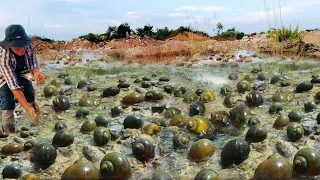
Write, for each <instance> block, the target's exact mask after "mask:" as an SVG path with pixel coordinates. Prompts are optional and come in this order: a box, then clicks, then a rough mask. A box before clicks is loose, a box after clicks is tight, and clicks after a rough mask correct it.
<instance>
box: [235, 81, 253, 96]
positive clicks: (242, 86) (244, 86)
mask: <svg viewBox="0 0 320 180" xmlns="http://www.w3.org/2000/svg"><path fill="white" fill-rule="evenodd" d="M237 89H238V92H239V93H243V92H246V91H250V90H251V84H250V82H249V81H246V80H241V81H239V82H238V84H237Z"/></svg>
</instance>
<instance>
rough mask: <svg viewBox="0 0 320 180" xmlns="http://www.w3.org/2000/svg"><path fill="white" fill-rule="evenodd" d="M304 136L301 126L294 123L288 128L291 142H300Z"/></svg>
mask: <svg viewBox="0 0 320 180" xmlns="http://www.w3.org/2000/svg"><path fill="white" fill-rule="evenodd" d="M303 135H304V129H303V127H302V125H301V124H299V123H296V122H292V123H290V124H289V125H288V127H287V136H288V139H289V140H290V141H298V140H299V139H301V138H302V137H303Z"/></svg>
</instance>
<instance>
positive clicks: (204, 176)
mask: <svg viewBox="0 0 320 180" xmlns="http://www.w3.org/2000/svg"><path fill="white" fill-rule="evenodd" d="M194 180H221V177H220V176H219V174H218V173H217V172H216V171H214V170H212V169H202V170H201V171H200V172H198V173H197V175H196V177H195V178H194Z"/></svg>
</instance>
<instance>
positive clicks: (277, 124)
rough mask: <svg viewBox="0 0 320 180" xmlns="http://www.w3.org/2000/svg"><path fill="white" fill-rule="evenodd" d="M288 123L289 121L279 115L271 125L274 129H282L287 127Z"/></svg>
mask: <svg viewBox="0 0 320 180" xmlns="http://www.w3.org/2000/svg"><path fill="white" fill-rule="evenodd" d="M289 123H290V121H289V119H288V118H286V117H285V116H283V115H280V116H278V117H277V119H276V120H275V122H274V124H273V127H274V128H275V129H282V128H284V127H286V126H288V124H289Z"/></svg>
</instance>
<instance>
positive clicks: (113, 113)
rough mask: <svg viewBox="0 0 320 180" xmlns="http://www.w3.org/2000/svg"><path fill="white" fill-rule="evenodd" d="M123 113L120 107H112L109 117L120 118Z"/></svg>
mask: <svg viewBox="0 0 320 180" xmlns="http://www.w3.org/2000/svg"><path fill="white" fill-rule="evenodd" d="M122 113H123V109H122V107H121V106H114V107H112V108H111V116H112V117H117V116H120V115H121V114H122Z"/></svg>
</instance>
